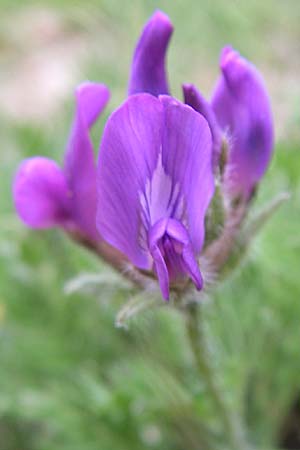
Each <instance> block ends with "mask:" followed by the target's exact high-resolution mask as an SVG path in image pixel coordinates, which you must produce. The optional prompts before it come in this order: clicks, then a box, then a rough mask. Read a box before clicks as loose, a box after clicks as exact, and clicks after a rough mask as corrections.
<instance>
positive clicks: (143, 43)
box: [128, 11, 173, 96]
mask: <svg viewBox="0 0 300 450" xmlns="http://www.w3.org/2000/svg"><path fill="white" fill-rule="evenodd" d="M172 32H173V26H172V23H171V22H170V19H169V18H168V16H167V15H166V14H164V13H163V12H161V11H156V12H155V13H154V14H153V16H152V17H151V18H150V20H149V21H148V22H147V23H146V25H145V27H144V29H143V31H142V34H141V36H140V38H139V41H138V44H137V47H136V49H135V53H134V57H133V62H132V67H131V76H130V81H129V87H128V94H129V95H132V94H137V93H140V92H148V93H150V94H152V95H156V96H157V95H160V94H168V92H169V88H168V81H167V75H166V68H165V65H166V61H165V60H166V52H167V48H168V44H169V40H170V38H171V35H172Z"/></svg>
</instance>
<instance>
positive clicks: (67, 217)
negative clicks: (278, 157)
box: [13, 11, 273, 299]
mask: <svg viewBox="0 0 300 450" xmlns="http://www.w3.org/2000/svg"><path fill="white" fill-rule="evenodd" d="M172 32H173V26H172V24H171V22H170V20H169V18H168V17H167V16H166V15H165V14H164V13H162V12H160V11H157V12H155V13H154V15H153V16H152V17H151V18H150V20H149V21H148V22H147V24H146V25H145V27H144V29H143V31H142V34H141V36H140V38H139V41H138V43H137V46H136V49H135V53H134V57H133V62H132V67H131V74H130V81H129V87H128V98H127V99H126V100H125V101H124V102H123V103H122V105H121V106H120V107H119V108H118V109H117V110H116V111H114V112H113V113H112V114H111V116H110V117H109V118H108V120H107V123H106V125H105V128H104V132H103V136H102V139H101V145H100V151H99V159H98V165H97V166H96V164H95V162H94V157H93V149H92V144H91V140H90V137H89V128H90V127H91V126H92V125H93V123H94V122H95V120H96V119H97V117H98V116H99V115H100V113H101V112H102V110H103V108H104V107H105V105H106V103H107V102H108V99H109V92H108V89H107V88H106V87H105V86H104V85H102V84H97V83H91V82H86V83H83V84H81V85H80V86H79V87H78V88H77V90H76V112H75V118H74V122H73V125H72V130H71V136H70V139H69V143H68V146H67V151H66V156H65V163H64V168H63V169H61V168H60V167H59V166H58V165H57V164H56V163H55V162H54V161H52V160H50V159H47V158H44V157H40V156H39V157H34V158H31V159H28V160H25V161H24V162H23V163H22V164H21V166H20V168H19V170H18V172H17V175H16V178H15V181H14V187H13V191H14V201H15V205H16V209H17V212H18V214H19V216H20V217H21V219H22V220H23V221H24V222H25V224H27V225H28V226H30V227H33V228H47V227H52V226H58V227H61V228H63V229H64V230H65V231H66V232H67V233H68V234H69V235H70V236H71V237H72V238H74V239H76V240H77V241H80V242H88V245H89V247H91V248H93V249H97V252H98V253H99V254H100V255H101V256H102V257H104V258H105V259H106V260H108V261H109V262H111V263H112V264H113V265H114V266H115V267H116V268H118V269H119V270H120V267H122V264H124V263H125V262H127V264H132V265H133V266H134V267H135V268H136V269H135V270H136V273H139V274H141V276H143V277H150V278H155V279H157V280H158V282H159V286H160V289H161V292H162V296H163V297H164V298H165V299H168V298H169V295H170V290H174V291H178V290H185V289H189V288H190V286H191V285H192V284H194V285H195V287H196V288H197V289H198V290H200V289H202V287H203V285H204V282H205V279H204V280H203V270H202V268H201V263H200V264H199V257H200V255H202V256H203V258H206V259H207V260H208V262H209V263H210V265H211V266H212V267H213V268H214V269H215V270H216V271H218V270H219V269H220V267H221V265H222V264H224V263H225V262H226V260H227V259H228V257H229V255H230V251H231V248H232V246H231V243H232V239H230V238H233V237H234V236H235V231H236V229H237V228H238V227H240V225H241V222H242V220H243V218H244V217H245V212H246V210H247V208H248V207H249V205H250V203H251V199H252V198H253V195H254V193H255V190H256V187H257V184H258V183H259V181H260V179H261V177H262V176H263V174H264V173H265V171H266V169H267V166H268V164H269V161H270V157H271V154H272V149H273V122H272V114H271V110H270V102H269V99H268V95H267V93H266V89H265V86H264V83H263V80H262V78H261V76H260V74H259V73H258V71H257V70H256V68H255V67H254V66H253V65H252V64H251V63H249V62H248V61H247V60H246V59H244V58H243V57H241V56H240V55H239V54H238V53H237V52H236V51H235V50H233V49H232V48H231V47H225V48H224V49H223V50H222V52H221V58H220V70H221V74H220V77H219V79H218V80H217V83H216V86H215V89H214V92H213V94H212V97H211V99H209V100H206V99H205V98H204V97H203V96H202V94H201V93H200V92H199V91H198V90H197V88H196V87H195V86H193V85H191V84H184V85H183V101H180V100H177V99H175V98H173V97H172V96H171V94H170V90H169V84H168V80H167V73H166V53H167V48H168V44H169V41H170V38H171V35H172ZM228 243H229V244H228ZM115 249H116V250H115ZM111 255H114V256H111ZM191 282H192V283H191Z"/></svg>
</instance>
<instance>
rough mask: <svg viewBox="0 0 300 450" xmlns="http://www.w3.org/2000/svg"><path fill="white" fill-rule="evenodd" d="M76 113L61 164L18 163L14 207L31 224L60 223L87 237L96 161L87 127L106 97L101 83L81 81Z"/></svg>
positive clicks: (91, 230) (92, 222)
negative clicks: (62, 165) (61, 165)
mask: <svg viewBox="0 0 300 450" xmlns="http://www.w3.org/2000/svg"><path fill="white" fill-rule="evenodd" d="M75 98H76V111H75V116H74V120H73V125H72V128H71V134H70V138H69V142H68V145H67V150H66V155H65V162H64V168H63V169H61V168H60V167H59V166H58V165H57V163H56V162H55V161H53V160H51V159H49V158H45V157H42V156H36V157H33V158H29V159H26V160H24V161H23V162H22V164H21V166H20V168H19V170H18V172H17V174H16V177H15V180H14V185H13V196H14V202H15V207H16V210H17V212H18V214H19V216H20V218H21V219H22V220H23V222H25V224H26V225H28V226H29V227H32V228H49V227H53V226H58V227H62V228H64V229H65V230H66V231H67V232H69V233H75V234H79V235H80V236H82V237H83V238H86V239H88V240H91V241H97V240H99V239H100V236H99V233H98V231H97V229H96V203H97V199H96V197H97V189H96V165H95V161H94V155H93V147H92V142H91V139H90V136H89V128H90V127H91V126H92V125H93V124H94V122H95V121H96V119H97V117H98V116H99V114H100V113H101V112H102V110H103V109H104V107H105V105H106V103H107V102H108V99H109V91H108V89H107V87H106V86H104V85H103V84H97V83H91V82H85V83H82V84H81V85H79V86H78V87H77V89H76V92H75Z"/></svg>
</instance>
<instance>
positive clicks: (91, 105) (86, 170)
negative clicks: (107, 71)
mask: <svg viewBox="0 0 300 450" xmlns="http://www.w3.org/2000/svg"><path fill="white" fill-rule="evenodd" d="M75 96H76V112H75V118H74V122H73V126H72V131H71V136H70V140H69V144H68V147H67V152H66V157H65V173H66V177H67V180H68V183H69V188H70V190H71V192H72V211H73V216H74V221H75V222H76V223H77V224H78V226H79V228H80V229H81V230H82V231H83V232H84V233H86V234H87V235H88V236H89V237H90V238H91V239H99V234H98V233H97V229H96V203H97V202H96V194H97V187H96V166H95V161H94V154H93V146H92V142H91V139H90V136H89V128H90V127H91V126H92V125H93V123H94V122H95V120H96V119H97V117H98V116H99V114H100V113H101V112H102V110H103V108H104V107H105V105H106V103H107V101H108V99H109V91H108V89H107V87H106V86H104V85H103V84H97V83H90V82H85V83H82V84H81V85H80V86H79V87H78V88H77V89H76V93H75Z"/></svg>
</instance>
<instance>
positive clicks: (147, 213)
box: [97, 94, 214, 299]
mask: <svg viewBox="0 0 300 450" xmlns="http://www.w3.org/2000/svg"><path fill="white" fill-rule="evenodd" d="M211 151H212V139H211V132H210V129H209V126H208V124H207V122H206V120H205V119H204V118H203V117H202V116H201V115H200V114H198V113H196V112H195V111H194V110H193V109H192V108H190V107H189V106H187V105H184V104H182V103H181V102H179V101H177V100H174V99H172V98H171V97H169V96H160V97H159V98H156V97H154V96H152V95H149V94H138V95H133V96H131V97H129V98H128V99H127V100H126V101H125V102H124V103H123V104H122V105H121V106H120V107H119V108H118V109H117V110H116V111H115V112H114V113H113V114H112V115H111V116H110V118H109V119H108V122H107V124H106V127H105V130H104V133H103V138H102V143H101V146H100V156H99V166H98V214H97V226H98V230H99V232H100V234H101V236H103V238H104V239H106V240H107V242H108V243H109V244H111V245H112V246H114V247H116V248H117V249H118V250H120V251H121V252H122V253H124V254H125V255H126V256H127V257H128V259H129V260H130V261H131V262H132V263H133V264H134V265H135V266H136V267H138V268H140V269H144V270H154V272H155V273H156V275H157V277H158V280H159V284H160V288H161V291H162V294H163V297H164V298H165V299H168V298H169V289H170V285H172V284H173V283H176V282H177V281H182V279H185V278H186V277H189V278H190V279H191V280H192V281H193V283H194V284H195V286H196V287H197V289H201V288H202V284H203V281H202V276H201V273H200V269H199V266H198V262H197V257H198V255H199V253H200V251H201V249H202V245H203V241H204V232H205V230H204V218H205V213H206V210H207V207H208V205H209V203H210V200H211V198H212V195H213V191H214V179H213V173H212V169H211Z"/></svg>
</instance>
